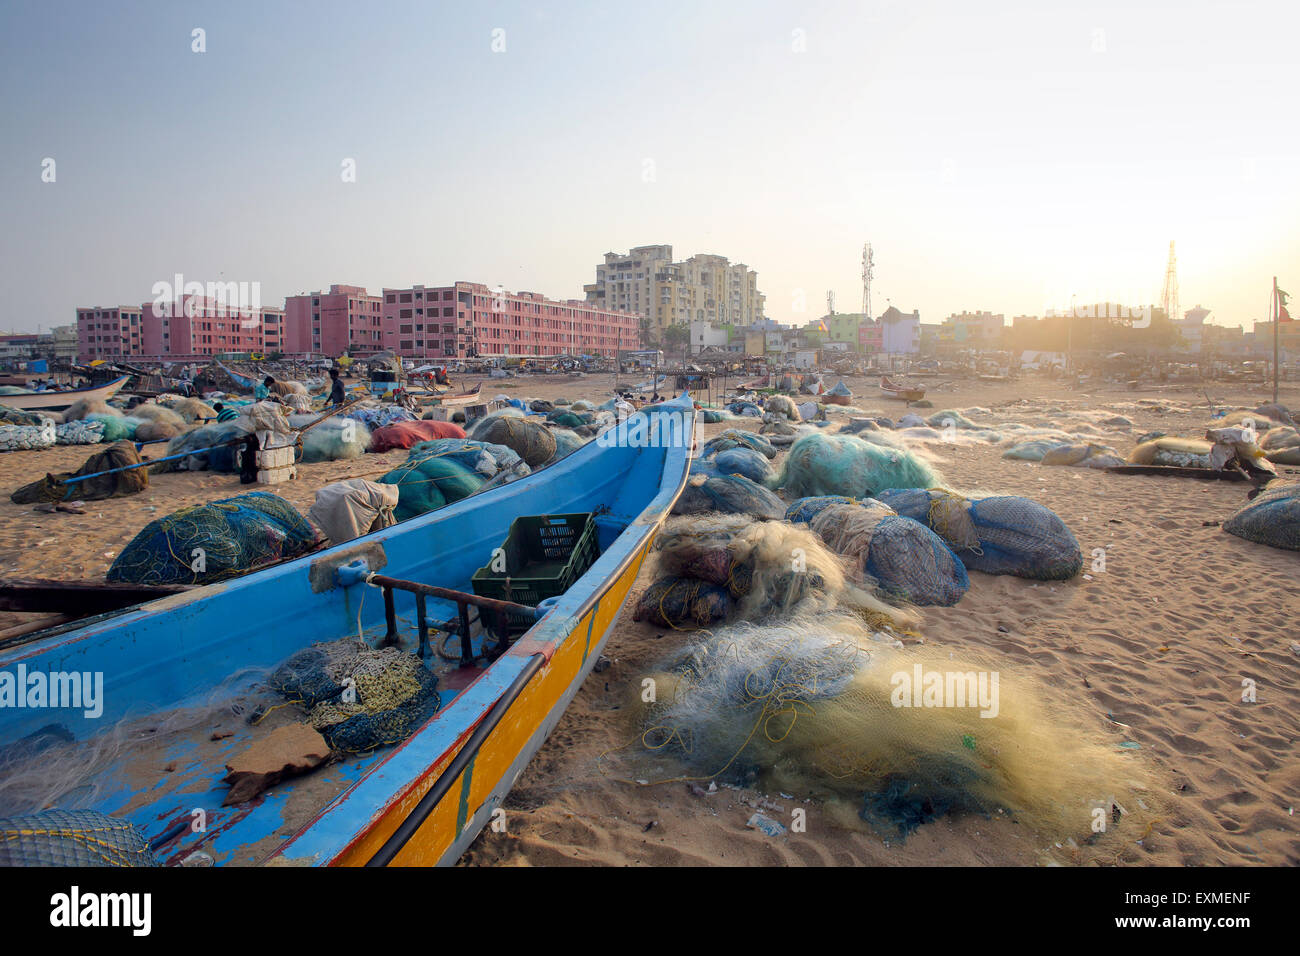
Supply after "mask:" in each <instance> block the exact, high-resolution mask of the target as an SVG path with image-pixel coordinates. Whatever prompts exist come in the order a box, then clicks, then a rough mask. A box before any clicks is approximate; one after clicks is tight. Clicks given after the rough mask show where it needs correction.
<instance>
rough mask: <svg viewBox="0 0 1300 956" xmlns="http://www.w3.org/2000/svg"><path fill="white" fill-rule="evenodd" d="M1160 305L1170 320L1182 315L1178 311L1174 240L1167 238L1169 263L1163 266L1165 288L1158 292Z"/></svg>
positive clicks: (1175, 319) (1173, 320)
mask: <svg viewBox="0 0 1300 956" xmlns="http://www.w3.org/2000/svg"><path fill="white" fill-rule="evenodd" d="M1160 307H1161V308H1162V309H1164V310H1165V315H1166V316H1167V317H1168V318H1169V320H1170V321H1171V322H1177V321H1178V320H1179V319H1181V318H1182V317H1183V315H1182V313H1181V312H1179V311H1178V262H1177V259H1176V258H1175V257H1174V240H1172V239H1170V240H1169V264H1168V265H1167V266H1165V288H1164V291H1163V292H1161V293H1160Z"/></svg>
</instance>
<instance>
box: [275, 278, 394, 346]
mask: <svg viewBox="0 0 1300 956" xmlns="http://www.w3.org/2000/svg"><path fill="white" fill-rule="evenodd" d="M383 321H384V299H383V296H378V295H370V294H369V293H367V292H366V290H365V288H364V287H362V286H356V285H331V286H330V288H329V291H328V292H312V293H310V294H307V293H304V294H301V295H291V296H287V297H286V298H285V300H284V348H283V351H284V353H285V354H286V355H291V356H308V355H323V356H328V357H331V358H337V357H339V356H341V355H344V354H347V353H351V354H353V355H370V354H373V353H375V352H378V351H381V350H382V349H383V347H384V334H383Z"/></svg>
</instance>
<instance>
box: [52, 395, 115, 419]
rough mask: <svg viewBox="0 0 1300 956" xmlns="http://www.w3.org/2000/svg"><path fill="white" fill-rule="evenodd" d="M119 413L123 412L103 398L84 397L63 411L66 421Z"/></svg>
mask: <svg viewBox="0 0 1300 956" xmlns="http://www.w3.org/2000/svg"><path fill="white" fill-rule="evenodd" d="M92 414H95V415H118V416H120V415H121V414H122V413H121V412H120V411H118V410H117V409H116V408H114V407H113V406H112V405H109V404H108V403H107V402H105V401H104V400H103V399H102V398H82V399H78V400H77V401H75V402H73V403H72V404H71V405H69V406H68V408H67V410H66V411H65V412H64V413H63V420H64V421H65V422H75V421H79V420H80V419H83V418H85V417H86V416H88V415H92Z"/></svg>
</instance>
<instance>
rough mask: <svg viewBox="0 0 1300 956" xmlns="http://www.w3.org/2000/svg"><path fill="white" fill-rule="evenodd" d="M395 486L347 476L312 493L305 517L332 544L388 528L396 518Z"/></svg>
mask: <svg viewBox="0 0 1300 956" xmlns="http://www.w3.org/2000/svg"><path fill="white" fill-rule="evenodd" d="M398 494H399V492H398V489H397V488H396V487H395V486H393V485H386V484H382V483H380V482H374V481H366V480H365V479H364V478H349V479H347V480H346V481H336V482H335V483H334V484H332V485H326V486H325V487H324V488H322V489H321V490H320V491H318V492H316V500H315V501H314V502H313V503H312V506H311V508H310V510H308V512H307V518H308V520H309V521H311V523H312V524H314V525H315V526H316V527H318V528H320V530H321V532H322V533H323V534H324V535H325V537H326V538H328V539H329V540H330V542H331V543H333V544H342V543H343V542H344V541H351V540H352V539H353V538H359V537H361V535H363V534H369V533H370V532H372V531H379V530H380V529H382V528H387V527H390V526H391V525H393V524H395V523H396V521H397V517H396V514H395V512H396V509H397V501H398Z"/></svg>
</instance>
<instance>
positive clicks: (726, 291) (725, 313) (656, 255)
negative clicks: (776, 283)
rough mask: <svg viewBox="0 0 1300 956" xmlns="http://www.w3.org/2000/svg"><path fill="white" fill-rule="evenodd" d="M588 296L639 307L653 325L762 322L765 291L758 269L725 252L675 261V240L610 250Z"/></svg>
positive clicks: (614, 305) (603, 303) (616, 306)
mask: <svg viewBox="0 0 1300 956" xmlns="http://www.w3.org/2000/svg"><path fill="white" fill-rule="evenodd" d="M583 291H584V292H585V293H586V296H587V301H588V302H589V303H591V304H593V305H597V306H600V307H602V308H605V309H611V310H616V311H624V312H639V313H641V314H642V315H644V316H645V317H646V321H647V325H648V326H649V328H650V329H651V330H652V331H658V330H662V329H665V328H667V327H668V326H670V325H676V324H678V323H685V324H690V323H691V322H711V323H714V324H719V325H733V326H750V325H756V324H762V323H763V322H764V321H765V317H764V315H763V308H764V301H765V297H764V296H763V294H762V293H761V292H759V291H758V273H756V272H755V271H753V270H752V269H750V268H749V267H748V266H746V265H745V264H744V263H734V264H733V263H731V262H730V261H729V260H728V259H727V258H726V257H725V256H717V255H708V254H700V255H695V256H691V258H689V259H686V260H683V261H681V262H674V261H673V247H672V246H669V245H658V246H635V247H633V248H632V249H631V250H630V251H629V252H628V253H627V254H626V255H624V254H621V253H617V252H607V253H605V261H604V262H603V263H602V264H600V265H598V266H596V281H595V282H592V283H588V284H587V285H585V286H583Z"/></svg>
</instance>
